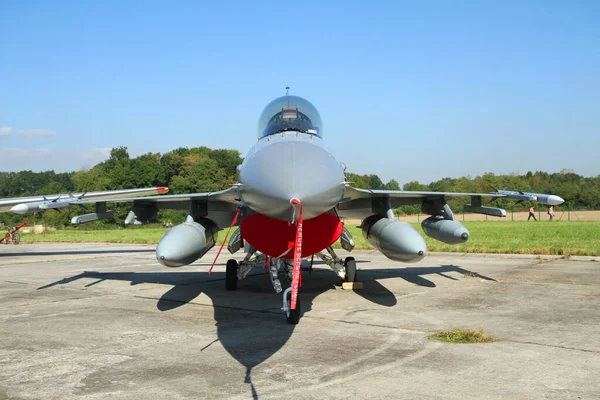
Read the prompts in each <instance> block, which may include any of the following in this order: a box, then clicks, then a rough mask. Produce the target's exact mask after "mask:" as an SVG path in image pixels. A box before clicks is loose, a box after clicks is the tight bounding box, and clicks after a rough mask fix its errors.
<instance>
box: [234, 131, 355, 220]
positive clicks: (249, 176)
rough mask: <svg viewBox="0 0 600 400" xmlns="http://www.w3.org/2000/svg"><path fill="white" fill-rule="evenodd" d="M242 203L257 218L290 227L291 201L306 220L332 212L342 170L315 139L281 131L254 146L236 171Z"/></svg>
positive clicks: (340, 189) (342, 181)
mask: <svg viewBox="0 0 600 400" xmlns="http://www.w3.org/2000/svg"><path fill="white" fill-rule="evenodd" d="M239 183H240V197H241V199H242V202H243V203H244V204H245V205H246V206H248V207H250V208H251V209H252V210H254V211H256V212H257V213H260V214H264V215H267V216H269V217H271V218H276V219H280V220H287V221H291V220H292V218H293V217H294V212H295V210H294V207H293V206H292V204H291V203H290V200H291V199H298V200H299V201H300V202H301V203H302V205H303V212H304V218H305V219H310V218H313V217H316V216H318V215H320V214H322V213H324V212H327V211H329V210H331V209H332V208H334V207H335V206H336V205H337V204H338V203H339V202H340V200H341V199H342V197H343V195H344V189H345V177H344V171H343V169H342V166H341V164H340V163H339V162H338V161H337V160H336V159H335V157H334V156H333V155H332V154H331V153H330V152H329V151H327V149H326V148H325V145H324V142H323V139H322V138H320V137H319V136H317V135H314V134H309V133H303V132H296V131H285V132H280V133H275V134H272V135H269V136H266V137H263V138H261V139H259V140H258V142H257V143H256V144H255V145H254V146H253V147H252V148H251V149H250V151H249V152H248V154H247V156H246V158H245V159H244V162H243V163H242V165H241V167H240V177H239Z"/></svg>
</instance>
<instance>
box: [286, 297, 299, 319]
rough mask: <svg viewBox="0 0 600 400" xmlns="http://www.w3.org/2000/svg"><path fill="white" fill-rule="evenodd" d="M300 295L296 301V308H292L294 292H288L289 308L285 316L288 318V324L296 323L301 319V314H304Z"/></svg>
mask: <svg viewBox="0 0 600 400" xmlns="http://www.w3.org/2000/svg"><path fill="white" fill-rule="evenodd" d="M300 304H301V303H300V296H298V299H297V301H296V309H295V310H292V309H290V307H291V306H292V292H289V293H288V294H287V305H288V309H287V311H286V312H285V318H286V319H287V323H288V324H292V325H296V324H298V322H299V321H300V315H302V307H300Z"/></svg>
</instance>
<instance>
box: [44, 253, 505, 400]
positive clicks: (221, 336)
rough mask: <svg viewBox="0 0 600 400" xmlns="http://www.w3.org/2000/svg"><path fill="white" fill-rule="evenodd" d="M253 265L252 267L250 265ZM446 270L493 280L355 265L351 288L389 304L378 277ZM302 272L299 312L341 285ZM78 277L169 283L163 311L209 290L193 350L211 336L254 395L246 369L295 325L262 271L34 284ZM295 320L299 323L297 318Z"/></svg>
mask: <svg viewBox="0 0 600 400" xmlns="http://www.w3.org/2000/svg"><path fill="white" fill-rule="evenodd" d="M259 268H260V267H256V268H255V269H254V271H257V270H258V269H259ZM452 272H456V273H459V274H462V275H469V276H472V277H479V278H481V279H486V280H494V279H492V278H489V277H486V276H482V275H479V274H477V273H475V272H471V271H468V270H466V269H464V268H461V267H459V266H455V265H442V266H436V267H410V268H386V269H383V268H382V269H361V270H359V278H360V281H361V282H363V285H364V288H363V289H362V290H357V291H355V293H356V294H358V295H360V296H362V297H363V298H365V299H366V300H369V301H371V302H373V303H376V304H379V305H381V306H385V307H392V306H395V305H396V304H397V300H396V297H395V295H394V294H393V293H392V292H390V291H389V290H388V289H387V288H386V287H385V286H383V285H382V284H381V283H379V282H378V280H381V279H385V278H402V279H404V280H406V281H407V282H410V283H413V284H415V285H419V286H423V287H429V288H433V287H435V286H436V285H435V284H434V283H433V282H432V281H430V280H428V279H426V278H424V277H423V275H431V274H437V275H440V276H442V277H445V278H447V279H452V280H456V278H453V277H451V276H449V275H448V274H447V273H452ZM303 276H304V279H303V287H302V289H301V290H300V299H301V303H302V309H303V313H305V315H306V313H308V312H310V310H311V308H312V304H313V300H314V299H315V298H316V297H317V296H318V295H320V294H322V293H325V292H327V291H329V290H332V289H334V288H335V287H336V286H341V280H340V278H339V277H337V276H336V275H335V274H333V273H332V272H331V270H329V269H324V268H318V269H314V270H313V272H312V276H310V277H309V276H308V271H307V270H306V269H305V270H304V271H303ZM311 278H312V279H311ZM314 278H316V279H314ZM79 279H94V281H93V282H91V283H89V284H87V285H86V287H91V286H94V285H96V284H98V283H100V282H102V281H105V280H118V281H129V282H130V284H131V285H138V284H142V283H145V284H152V283H154V284H161V285H171V286H172V288H171V289H169V290H168V291H166V292H165V293H164V294H162V296H161V297H160V298H158V299H157V300H158V302H157V305H156V306H157V308H158V310H160V311H164V312H167V311H169V310H173V309H176V308H178V307H181V306H183V305H185V304H188V303H190V302H191V301H192V300H194V299H195V298H196V297H198V296H199V295H200V294H201V293H204V294H205V295H207V296H209V297H210V298H211V300H212V302H213V308H214V318H215V321H216V326H217V339H216V340H214V341H213V342H211V343H205V344H200V345H199V346H198V349H196V351H198V353H199V354H200V353H201V352H202V351H204V350H205V349H206V348H208V347H209V346H210V345H212V344H213V343H215V342H216V341H219V342H221V344H222V345H223V347H224V348H225V350H226V351H227V352H228V353H229V354H231V356H232V357H233V358H235V359H236V360H237V361H238V362H239V363H240V364H242V365H243V366H244V367H245V369H246V378H245V383H248V384H250V385H251V390H252V395H253V397H254V398H257V396H258V395H257V392H256V389H255V388H254V385H253V384H252V377H251V373H252V369H253V368H254V367H255V366H257V365H259V364H260V363H262V362H263V361H265V360H267V359H268V358H270V357H271V356H272V355H273V354H275V353H276V352H277V351H279V349H281V348H282V347H283V346H284V345H285V343H286V342H287V341H288V340H289V339H290V337H291V335H292V333H293V331H294V328H295V325H290V324H287V323H286V322H285V318H284V317H283V315H282V313H281V310H280V307H281V296H280V295H274V293H273V289H272V287H271V283H270V281H269V279H268V278H267V277H266V276H264V274H263V273H262V272H261V273H254V274H249V275H248V276H247V277H246V279H244V280H243V281H240V284H239V288H238V290H237V291H231V292H228V291H226V290H225V284H224V280H225V274H224V273H223V272H214V273H213V274H212V275H208V273H207V272H106V273H105V272H95V271H86V272H83V273H81V274H78V275H75V276H72V277H69V278H65V279H62V280H60V281H56V282H53V283H50V284H48V285H45V286H42V287H40V288H38V290H40V289H47V288H50V287H53V286H57V285H65V284H69V283H72V282H75V281H77V280H79ZM280 279H281V280H282V283H283V284H284V286H285V283H287V278H286V277H285V276H284V274H281V275H280ZM148 298H156V297H148ZM300 323H302V320H301V321H300Z"/></svg>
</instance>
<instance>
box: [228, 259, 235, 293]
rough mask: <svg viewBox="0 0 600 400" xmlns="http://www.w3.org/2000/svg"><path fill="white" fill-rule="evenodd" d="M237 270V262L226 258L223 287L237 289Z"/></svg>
mask: <svg viewBox="0 0 600 400" xmlns="http://www.w3.org/2000/svg"><path fill="white" fill-rule="evenodd" d="M237 271H238V263H237V261H235V260H233V259H232V260H227V266H226V267H225V289H226V290H236V289H237V281H238V278H237Z"/></svg>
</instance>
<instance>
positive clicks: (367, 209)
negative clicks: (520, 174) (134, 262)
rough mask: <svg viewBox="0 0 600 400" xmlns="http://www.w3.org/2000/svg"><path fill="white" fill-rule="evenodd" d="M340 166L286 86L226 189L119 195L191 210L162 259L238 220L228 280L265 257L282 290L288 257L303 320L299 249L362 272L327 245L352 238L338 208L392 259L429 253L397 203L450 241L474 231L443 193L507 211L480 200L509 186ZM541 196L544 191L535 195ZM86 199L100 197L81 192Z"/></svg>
mask: <svg viewBox="0 0 600 400" xmlns="http://www.w3.org/2000/svg"><path fill="white" fill-rule="evenodd" d="M415 167H418V166H412V168H415ZM344 169H345V168H344V165H343V164H341V163H340V162H338V160H336V159H335V158H334V156H333V155H332V154H331V153H330V152H329V151H327V150H326V148H325V144H324V142H323V123H322V122H321V117H320V115H319V112H318V111H317V109H316V108H315V107H314V106H313V105H312V104H311V103H310V102H308V101H307V100H305V99H303V98H301V97H297V96H291V95H286V96H283V97H279V98H277V99H275V100H273V101H272V102H271V103H269V104H268V105H267V106H266V108H265V109H264V111H263V112H262V115H261V116H260V119H259V124H258V141H257V143H256V144H255V145H254V146H253V147H252V148H251V149H250V151H249V152H248V154H247V156H246V158H245V159H244V161H243V163H242V164H241V165H240V166H239V167H238V170H239V180H238V183H236V184H235V185H232V187H230V188H229V189H226V190H223V191H219V192H210V193H194V194H180V195H167V196H158V197H141V198H137V199H133V198H131V199H121V200H120V201H125V202H129V203H131V204H133V208H132V210H131V212H130V213H129V215H128V217H127V219H126V223H127V224H139V223H142V222H144V221H147V220H149V219H152V218H155V217H156V215H157V211H158V210H159V209H163V208H171V209H187V210H188V217H187V220H186V222H184V223H183V224H181V225H178V226H175V227H174V228H172V229H171V230H169V231H168V232H167V233H166V234H165V236H164V237H163V238H162V239H161V241H160V242H159V244H158V247H157V249H156V258H157V260H158V262H160V263H161V264H163V265H165V266H167V267H180V266H183V265H187V264H191V263H193V262H194V261H196V260H197V259H199V258H200V257H202V256H203V255H204V254H205V253H206V252H207V251H208V250H210V249H211V248H212V247H213V246H214V245H215V243H216V242H217V234H218V231H219V230H221V229H224V228H227V227H233V226H239V227H240V228H239V230H237V231H236V232H234V234H233V235H232V236H231V238H230V240H229V242H228V246H227V247H228V249H229V251H230V252H231V253H232V254H233V253H235V252H237V251H238V250H240V248H242V247H243V242H244V241H246V242H247V243H248V245H249V246H248V247H249V251H248V253H247V254H246V256H245V257H244V258H243V260H241V261H240V262H238V261H236V260H234V259H230V260H229V261H227V266H226V274H225V287H226V289H227V290H235V289H236V287H237V282H238V281H239V280H241V279H243V278H244V277H246V275H247V274H248V272H249V271H250V270H251V269H252V268H253V267H254V266H255V265H257V263H258V262H259V261H264V265H265V268H268V271H269V274H268V276H269V278H270V280H271V283H272V285H273V288H274V289H275V291H276V292H277V293H281V292H282V291H283V289H282V285H281V282H280V280H279V269H280V266H283V267H284V268H285V271H286V272H287V277H288V280H289V281H290V287H289V288H287V289H286V290H285V291H283V307H282V311H284V313H285V315H286V318H287V321H288V322H289V323H291V324H296V323H298V321H299V319H300V315H301V309H300V301H299V297H298V292H299V287H300V286H301V284H300V282H301V280H302V275H301V269H300V263H301V260H302V259H303V258H306V257H311V256H317V257H319V258H320V259H322V260H323V261H324V262H325V263H326V264H327V265H329V267H331V268H332V269H333V271H335V272H336V273H337V274H338V275H339V276H340V277H342V278H343V279H344V280H346V281H348V282H353V281H356V279H357V271H356V261H355V260H354V258H352V257H347V258H346V259H345V260H341V259H340V258H339V257H338V256H337V255H336V253H335V251H334V250H333V248H332V247H331V246H332V245H333V243H335V242H336V241H337V240H338V239H341V245H342V247H343V248H344V249H346V250H348V251H351V250H352V249H353V248H354V241H353V239H352V236H351V235H350V233H349V232H348V230H346V229H345V228H344V224H343V223H342V222H341V221H340V218H341V217H347V218H358V219H361V220H362V223H361V228H362V232H363V235H364V236H365V238H366V239H367V241H368V242H369V243H370V244H371V245H373V246H374V247H375V248H376V249H378V250H379V251H381V252H382V253H383V254H384V255H385V256H386V257H388V258H389V259H391V260H395V261H402V262H417V261H419V260H421V259H423V257H425V255H426V254H427V248H426V245H425V240H424V239H423V237H422V236H421V235H420V234H419V233H418V232H417V230H415V229H414V228H413V227H412V226H411V225H409V224H407V223H405V222H401V221H399V220H397V219H396V218H395V217H394V212H393V211H392V210H393V208H394V207H398V206H401V205H408V204H419V205H421V209H422V211H423V213H425V214H429V215H430V217H429V218H427V219H425V220H424V221H423V222H422V226H423V230H424V231H425V233H426V234H427V235H428V236H430V237H432V238H434V239H437V240H440V241H442V242H444V243H449V244H457V243H463V242H465V241H467V240H468V239H469V231H468V230H467V229H466V228H465V227H464V226H462V225H461V223H460V222H459V221H457V220H455V219H454V215H453V213H452V210H451V209H450V207H449V206H448V204H447V203H446V200H448V199H450V198H452V197H454V196H470V197H471V204H469V205H467V206H465V210H467V211H470V212H475V213H481V214H487V215H494V216H506V211H505V210H503V209H500V208H494V207H486V206H482V198H483V197H496V198H498V197H509V195H507V194H502V193H494V194H487V193H449V192H412V191H402V190H397V191H393V190H366V189H358V188H354V187H352V185H351V183H350V182H348V181H347V180H346V178H345V176H344ZM540 199H541V196H540V195H538V196H537V198H536V199H535V200H533V199H532V201H540ZM556 199H557V201H558V199H560V198H559V197H556ZM102 201H108V200H102ZM86 202H88V203H98V202H99V201H98V200H82V201H81V203H86ZM560 203H562V199H560ZM99 218H102V216H101V215H96V214H88V215H86V216H81V217H75V218H74V219H73V222H74V223H79V222H81V221H87V220H95V219H99ZM227 235H228V234H227ZM227 235H226V236H225V239H224V240H223V245H224V244H225V241H226V240H227ZM223 245H221V248H222V247H223ZM219 253H220V250H219ZM217 257H218V255H217ZM215 261H216V259H215ZM213 265H214V263H213ZM211 270H212V268H211ZM305 279H306V278H305Z"/></svg>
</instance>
